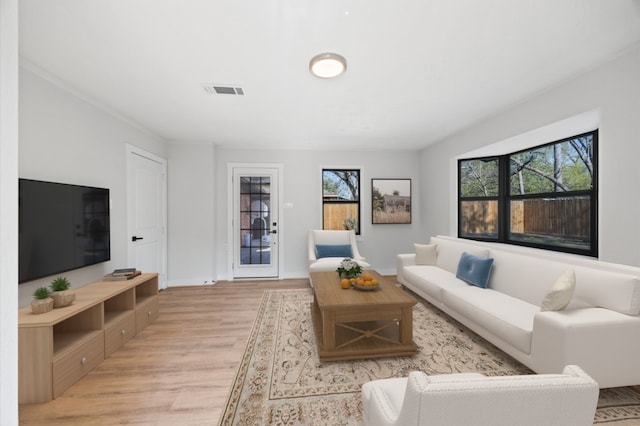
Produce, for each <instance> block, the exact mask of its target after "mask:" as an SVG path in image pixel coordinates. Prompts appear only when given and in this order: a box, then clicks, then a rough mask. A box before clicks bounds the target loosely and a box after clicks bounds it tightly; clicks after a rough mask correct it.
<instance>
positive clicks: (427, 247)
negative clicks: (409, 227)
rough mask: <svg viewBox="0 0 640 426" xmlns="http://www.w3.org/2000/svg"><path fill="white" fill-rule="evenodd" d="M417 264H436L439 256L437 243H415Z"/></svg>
mask: <svg viewBox="0 0 640 426" xmlns="http://www.w3.org/2000/svg"><path fill="white" fill-rule="evenodd" d="M413 247H414V248H415V250H416V265H435V264H436V258H437V256H438V245H437V244H414V245H413Z"/></svg>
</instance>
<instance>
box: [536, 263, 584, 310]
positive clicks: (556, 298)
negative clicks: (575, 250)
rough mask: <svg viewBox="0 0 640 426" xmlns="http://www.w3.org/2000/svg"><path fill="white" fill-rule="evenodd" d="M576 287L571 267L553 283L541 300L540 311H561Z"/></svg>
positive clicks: (574, 275) (574, 274)
mask: <svg viewBox="0 0 640 426" xmlns="http://www.w3.org/2000/svg"><path fill="white" fill-rule="evenodd" d="M575 288H576V273H575V271H574V270H573V269H567V270H566V271H564V272H563V273H562V274H561V275H560V276H559V277H558V279H557V280H556V282H554V283H553V285H552V286H551V288H550V289H549V292H548V293H547V295H546V296H545V298H544V299H543V300H542V304H541V305H540V310H541V311H561V310H563V309H564V308H566V307H567V305H568V304H569V302H570V301H571V297H572V296H573V291H574V290H575Z"/></svg>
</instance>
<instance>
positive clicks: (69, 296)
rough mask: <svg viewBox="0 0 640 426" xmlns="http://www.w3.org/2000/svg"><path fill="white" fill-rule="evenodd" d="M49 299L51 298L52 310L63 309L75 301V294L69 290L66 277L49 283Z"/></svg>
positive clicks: (69, 285) (69, 284)
mask: <svg viewBox="0 0 640 426" xmlns="http://www.w3.org/2000/svg"><path fill="white" fill-rule="evenodd" d="M49 287H51V297H52V298H53V307H54V308H63V307H65V306H69V305H70V304H72V303H73V301H74V300H76V293H75V292H74V291H72V290H69V288H70V287H71V283H70V282H69V280H68V279H67V277H58V278H56V279H54V280H53V281H51V285H50V286H49Z"/></svg>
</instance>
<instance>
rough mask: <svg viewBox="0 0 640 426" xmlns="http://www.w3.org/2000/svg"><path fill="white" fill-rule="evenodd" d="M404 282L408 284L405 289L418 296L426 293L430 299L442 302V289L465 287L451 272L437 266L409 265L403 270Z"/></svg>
mask: <svg viewBox="0 0 640 426" xmlns="http://www.w3.org/2000/svg"><path fill="white" fill-rule="evenodd" d="M403 274H404V278H405V281H407V282H408V283H410V284H409V285H407V287H408V288H409V289H411V290H413V291H414V292H416V293H418V294H419V295H420V296H423V297H425V296H424V293H426V294H427V295H428V296H430V297H431V298H433V299H435V300H437V301H439V302H442V289H443V288H444V287H467V284H466V283H464V282H463V281H460V280H459V279H457V278H456V277H455V275H453V274H452V273H451V272H448V271H445V270H444V269H440V268H438V267H437V266H429V265H411V266H407V267H405V268H404V272H403Z"/></svg>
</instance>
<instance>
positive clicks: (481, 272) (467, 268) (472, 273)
mask: <svg viewBox="0 0 640 426" xmlns="http://www.w3.org/2000/svg"><path fill="white" fill-rule="evenodd" d="M492 264H493V259H491V258H483V257H478V256H474V255H472V254H469V253H467V252H464V253H462V255H461V256H460V261H459V262H458V269H457V271H456V278H460V279H461V280H462V281H464V282H466V283H469V284H471V285H475V286H476V287H481V288H487V284H488V283H489V274H490V273H491V265H492Z"/></svg>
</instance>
